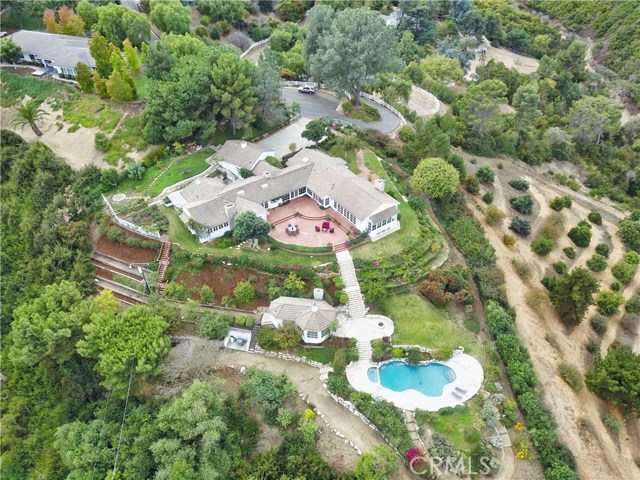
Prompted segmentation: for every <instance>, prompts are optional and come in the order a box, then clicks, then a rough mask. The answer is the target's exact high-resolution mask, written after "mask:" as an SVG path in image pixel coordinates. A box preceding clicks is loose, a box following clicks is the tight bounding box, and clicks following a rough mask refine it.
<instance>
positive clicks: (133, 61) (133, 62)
mask: <svg viewBox="0 0 640 480" xmlns="http://www.w3.org/2000/svg"><path fill="white" fill-rule="evenodd" d="M122 45H123V50H124V58H126V60H127V66H128V67H129V71H130V72H131V73H132V74H134V75H139V74H140V60H139V59H138V50H137V49H136V47H134V46H133V45H131V42H130V41H129V39H128V38H127V39H126V40H125V41H124V42H122Z"/></svg>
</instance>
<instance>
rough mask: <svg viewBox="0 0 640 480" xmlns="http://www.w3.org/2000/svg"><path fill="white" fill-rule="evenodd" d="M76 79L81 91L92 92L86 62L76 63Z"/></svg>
mask: <svg viewBox="0 0 640 480" xmlns="http://www.w3.org/2000/svg"><path fill="white" fill-rule="evenodd" d="M76 81H77V82H78V84H79V85H80V89H81V90H82V91H83V92H93V89H94V88H93V78H92V77H91V69H90V68H89V66H88V65H87V64H86V63H82V62H78V63H76Z"/></svg>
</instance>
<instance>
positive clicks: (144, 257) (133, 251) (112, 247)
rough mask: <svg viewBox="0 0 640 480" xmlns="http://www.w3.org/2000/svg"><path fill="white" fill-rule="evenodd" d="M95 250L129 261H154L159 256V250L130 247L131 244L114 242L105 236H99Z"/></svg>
mask: <svg viewBox="0 0 640 480" xmlns="http://www.w3.org/2000/svg"><path fill="white" fill-rule="evenodd" d="M141 238H142V237H141ZM145 240H146V239H145ZM95 250H96V251H97V252H100V253H104V254H105V255H109V256H111V257H115V258H118V259H120V260H123V261H125V262H129V263H148V262H154V261H155V260H156V259H157V258H158V251H157V250H151V249H145V248H135V247H130V246H129V245H126V244H121V243H118V242H114V241H113V240H109V239H108V238H107V237H103V236H100V237H99V238H98V241H97V242H96V245H95Z"/></svg>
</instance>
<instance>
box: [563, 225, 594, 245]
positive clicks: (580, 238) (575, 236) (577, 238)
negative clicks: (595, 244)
mask: <svg viewBox="0 0 640 480" xmlns="http://www.w3.org/2000/svg"><path fill="white" fill-rule="evenodd" d="M568 235H569V238H570V239H571V241H572V242H573V243H574V244H575V245H576V246H578V247H582V248H586V247H588V246H589V243H591V225H589V224H588V223H586V222H580V223H578V225H576V226H575V227H573V228H572V229H571V230H569V234H568Z"/></svg>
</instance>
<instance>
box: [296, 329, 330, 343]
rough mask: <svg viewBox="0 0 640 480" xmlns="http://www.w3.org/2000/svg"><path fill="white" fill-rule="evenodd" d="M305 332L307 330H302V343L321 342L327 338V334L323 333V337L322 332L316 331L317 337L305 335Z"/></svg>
mask: <svg viewBox="0 0 640 480" xmlns="http://www.w3.org/2000/svg"><path fill="white" fill-rule="evenodd" d="M307 332H309V330H304V331H303V332H302V341H303V342H304V343H310V344H318V343H322V342H324V341H325V340H326V339H327V338H329V335H330V334H329V335H325V336H324V337H323V336H322V332H316V333H317V334H318V338H309V337H307Z"/></svg>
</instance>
